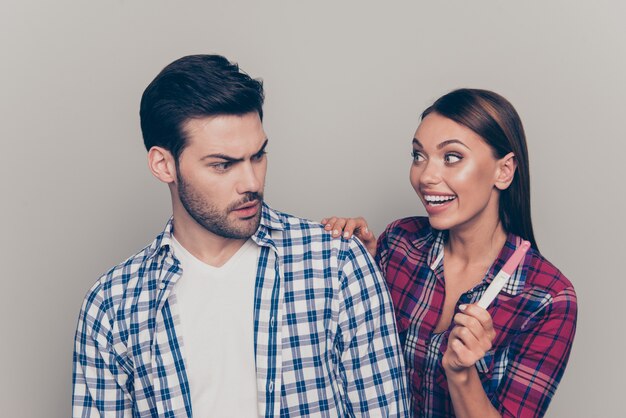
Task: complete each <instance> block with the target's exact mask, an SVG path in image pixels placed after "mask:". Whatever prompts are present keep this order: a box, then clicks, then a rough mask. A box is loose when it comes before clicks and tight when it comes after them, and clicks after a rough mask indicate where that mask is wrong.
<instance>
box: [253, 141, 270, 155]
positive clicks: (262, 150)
mask: <svg viewBox="0 0 626 418" xmlns="http://www.w3.org/2000/svg"><path fill="white" fill-rule="evenodd" d="M268 141H269V139H268V138H265V142H264V143H263V145H261V148H259V150H258V151H257V152H255V153H254V155H259V154H261V153H263V152H264V151H265V147H267V142H268Z"/></svg>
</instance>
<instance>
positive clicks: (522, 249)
mask: <svg viewBox="0 0 626 418" xmlns="http://www.w3.org/2000/svg"><path fill="white" fill-rule="evenodd" d="M529 248H530V242H528V241H522V243H521V245H520V246H519V247H517V249H516V250H515V252H514V253H513V255H512V256H511V257H510V258H509V259H508V260H507V261H506V263H505V264H504V267H502V270H500V271H499V272H498V274H496V277H494V278H493V281H492V282H491V283H490V284H489V287H488V288H487V290H485V293H483V295H482V297H481V298H480V300H479V301H478V303H477V305H478V306H480V307H481V308H483V309H487V306H489V305H490V304H491V302H493V300H494V299H495V298H496V296H498V293H500V291H501V290H502V288H503V287H504V285H505V284H506V282H507V281H508V280H509V278H510V277H511V275H512V274H513V272H514V271H515V269H516V268H517V266H519V263H521V262H522V260H523V259H524V256H525V255H526V251H528V249H529Z"/></svg>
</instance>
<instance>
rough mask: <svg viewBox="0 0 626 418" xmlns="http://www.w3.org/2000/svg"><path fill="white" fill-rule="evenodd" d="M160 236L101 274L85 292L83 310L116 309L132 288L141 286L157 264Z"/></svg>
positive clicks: (131, 291)
mask: <svg viewBox="0 0 626 418" xmlns="http://www.w3.org/2000/svg"><path fill="white" fill-rule="evenodd" d="M161 236H162V235H159V236H158V237H157V239H156V240H155V241H153V242H152V243H151V244H149V245H147V246H146V247H144V248H143V249H141V250H140V251H138V252H137V253H135V254H133V255H131V256H130V257H128V258H127V259H126V260H124V261H122V262H121V263H119V264H117V265H116V266H113V267H111V268H110V269H109V270H108V271H107V272H106V273H104V274H102V275H101V276H100V277H99V278H98V280H96V282H95V283H94V284H93V285H92V286H91V288H90V289H89V291H88V292H87V294H86V296H85V300H84V302H83V310H85V311H87V310H93V309H96V310H110V309H116V308H115V307H116V306H118V305H120V302H121V300H122V299H124V298H125V297H128V295H131V294H133V293H134V292H133V291H134V288H137V287H139V286H142V285H143V282H144V280H143V279H144V278H145V277H147V276H149V275H150V272H153V271H154V270H155V269H156V268H157V266H158V263H157V262H155V261H156V260H155V256H157V254H158V250H159V248H158V247H156V243H157V242H159V241H160V238H161Z"/></svg>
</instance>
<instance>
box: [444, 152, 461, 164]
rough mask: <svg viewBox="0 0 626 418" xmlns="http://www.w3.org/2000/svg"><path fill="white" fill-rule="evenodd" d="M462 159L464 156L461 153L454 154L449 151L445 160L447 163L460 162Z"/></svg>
mask: <svg viewBox="0 0 626 418" xmlns="http://www.w3.org/2000/svg"><path fill="white" fill-rule="evenodd" d="M462 159H463V157H462V156H460V155H459V154H453V153H448V154H446V155H445V157H444V161H445V162H446V164H454V163H458V162H459V161H461V160H462Z"/></svg>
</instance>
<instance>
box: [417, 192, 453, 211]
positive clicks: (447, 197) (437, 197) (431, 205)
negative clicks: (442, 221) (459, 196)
mask: <svg viewBox="0 0 626 418" xmlns="http://www.w3.org/2000/svg"><path fill="white" fill-rule="evenodd" d="M422 196H423V198H424V201H425V202H426V204H425V205H424V207H425V208H426V212H428V214H429V215H435V214H437V213H440V212H443V211H444V210H446V209H447V208H448V207H449V206H450V205H451V204H452V202H453V201H454V200H456V195H454V194H437V193H423V194H422Z"/></svg>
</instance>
